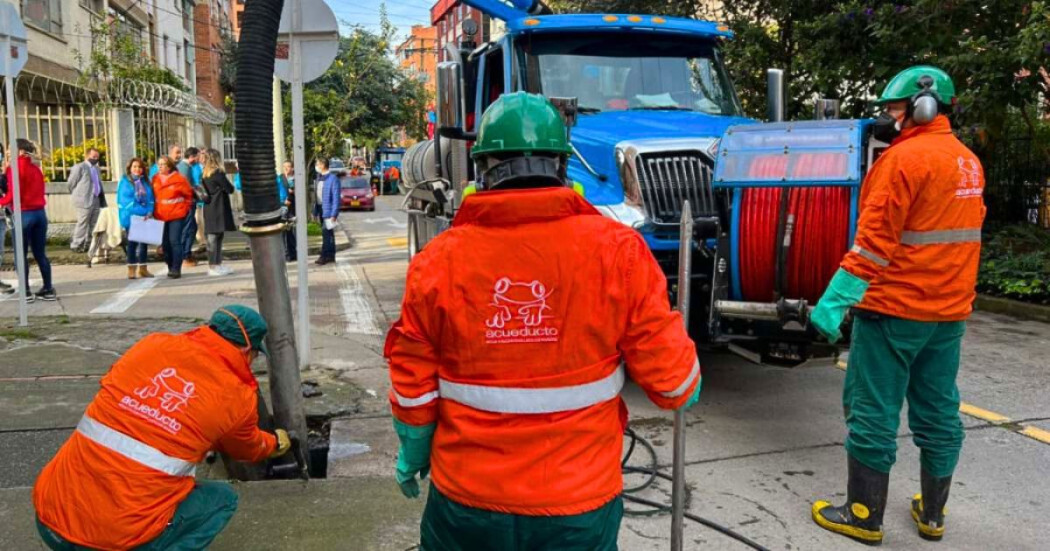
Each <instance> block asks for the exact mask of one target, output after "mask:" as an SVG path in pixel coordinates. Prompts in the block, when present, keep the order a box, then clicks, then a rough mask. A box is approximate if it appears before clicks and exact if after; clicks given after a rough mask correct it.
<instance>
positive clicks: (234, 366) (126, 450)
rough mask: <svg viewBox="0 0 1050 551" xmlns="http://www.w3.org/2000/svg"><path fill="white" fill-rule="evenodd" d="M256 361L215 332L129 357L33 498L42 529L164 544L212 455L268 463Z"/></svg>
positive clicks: (74, 537) (156, 343)
mask: <svg viewBox="0 0 1050 551" xmlns="http://www.w3.org/2000/svg"><path fill="white" fill-rule="evenodd" d="M257 388H258V385H257V383H256V381H255V377H254V376H253V375H252V373H251V370H250V367H249V366H248V361H247V355H246V354H245V353H243V352H242V351H241V350H239V349H238V348H236V347H235V346H233V345H232V344H230V343H229V341H227V340H225V339H223V338H222V337H221V336H219V335H218V334H216V333H215V332H214V331H212V330H211V329H209V328H199V329H195V330H193V331H190V332H189V333H186V334H183V335H167V334H154V335H150V336H148V337H146V338H144V339H142V340H141V341H139V342H138V343H136V344H135V345H134V346H133V347H131V349H129V350H128V351H127V353H125V354H124V356H123V357H121V358H120V359H119V360H117V362H116V363H115V364H113V367H112V368H111V369H110V371H109V373H107V374H106V376H105V377H103V378H102V381H101V389H100V390H99V392H98V394H96V395H95V398H94V400H93V401H92V402H91V404H90V405H89V406H88V408H87V411H86V412H85V413H84V417H83V418H82V419H81V420H80V423H79V424H78V425H77V430H76V431H74V432H73V435H72V436H70V438H69V440H67V441H66V443H65V444H64V445H63V446H62V448H61V449H60V450H59V451H58V454H57V455H56V456H55V457H54V458H53V459H52V460H51V462H50V463H48V464H47V466H46V467H44V470H43V471H42V472H41V473H40V477H39V478H38V479H37V482H36V486H35V487H34V489H33V505H34V506H35V508H36V513H37V516H38V518H39V519H40V521H41V522H42V523H43V524H44V525H45V526H47V527H48V528H51V529H52V530H54V531H55V532H56V533H58V534H59V535H61V536H62V537H63V538H65V539H66V540H68V541H70V542H72V543H74V544H77V545H81V546H85V547H91V548H97V549H129V548H133V547H136V546H139V545H141V544H143V543H146V542H148V541H150V540H152V539H154V538H156V537H157V535H159V534H160V533H161V532H162V531H163V530H164V528H165V527H166V526H167V524H168V522H169V521H170V520H171V518H172V516H173V515H174V514H175V509H176V507H178V505H179V503H181V502H182V501H183V500H184V499H185V498H186V496H187V495H189V493H190V491H192V490H193V486H194V479H193V474H194V471H195V465H196V464H197V463H198V462H200V461H201V460H203V459H204V455H205V454H206V453H207V452H208V451H209V450H211V449H215V448H218V449H221V450H223V451H225V452H227V453H229V454H230V455H231V456H233V457H235V458H237V459H239V460H242V461H260V460H262V459H264V458H266V457H267V456H268V455H269V454H270V453H272V452H273V450H274V448H275V445H276V442H275V440H274V437H273V436H272V435H270V434H267V433H265V432H262V431H260V430H259V428H258V426H257V425H258V413H257V402H256V389H257Z"/></svg>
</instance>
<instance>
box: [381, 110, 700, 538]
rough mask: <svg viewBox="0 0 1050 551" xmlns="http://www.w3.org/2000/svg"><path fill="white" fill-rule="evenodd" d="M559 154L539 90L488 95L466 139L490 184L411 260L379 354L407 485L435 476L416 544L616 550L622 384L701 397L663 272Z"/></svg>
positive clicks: (684, 401) (410, 488)
mask: <svg viewBox="0 0 1050 551" xmlns="http://www.w3.org/2000/svg"><path fill="white" fill-rule="evenodd" d="M526 128H527V129H529V131H528V132H525V131H523V129H526ZM570 151H571V149H570V148H569V144H568V141H567V139H566V130H565V125H564V123H563V122H562V119H561V116H560V115H559V113H558V112H557V110H556V109H555V108H554V106H553V105H552V104H551V103H550V102H549V101H547V99H545V98H544V97H542V96H538V95H531V94H526V93H524V92H519V93H515V94H508V95H504V96H502V97H500V98H499V99H498V100H497V101H496V102H495V103H494V104H493V105H492V106H490V107H489V109H488V110H487V111H486V112H485V115H484V117H483V118H482V121H481V124H480V132H479V134H478V140H477V143H476V144H475V145H474V149H473V156H474V159H475V160H476V161H477V163H478V167H479V174H481V175H482V178H483V179H484V189H485V190H486V191H482V192H478V193H474V194H471V195H469V196H468V197H466V199H465V200H464V202H463V205H462V208H461V209H460V211H459V212H458V213H457V215H456V218H455V220H454V222H453V225H452V228H451V229H449V230H447V231H445V232H444V233H442V234H440V235H439V236H438V237H437V238H435V239H434V240H433V241H431V242H430V243H429V244H427V246H426V248H425V249H424V250H423V251H421V252H420V253H419V254H418V255H417V256H416V257H415V258H413V259H412V262H411V264H410V266H409V269H408V277H407V281H406V287H405V295H404V302H403V304H402V307H401V318H400V319H399V320H398V321H397V323H395V324H394V326H393V327H392V328H391V330H390V332H389V334H388V335H387V340H386V346H385V356H386V357H387V358H388V361H389V364H390V378H391V382H392V389H391V391H390V404H391V408H392V410H393V414H394V428H395V430H396V432H397V434H398V437H399V439H400V441H401V448H400V450H399V452H398V460H397V469H396V476H397V481H398V483H399V484H400V485H401V489H402V492H403V493H404V494H405V495H406V496H408V497H415V496H418V494H419V486H418V481H417V478H416V477H417V475H418V476H419V477H425V476H426V475H427V472H428V471H430V470H431V469H432V473H433V483H432V484H431V486H430V492H429V497H428V501H427V505H426V511H425V512H424V514H423V519H422V524H421V539H422V549H424V550H427V551H435V550H470V551H479V550H488V549H492V550H503V549H530V550H553V549H590V550H609V549H615V548H616V540H617V533H618V532H619V527H620V520H621V518H622V516H623V502H622V498H621V493H622V491H623V477H622V475H621V471H620V459H621V458H620V455H621V453H622V451H623V449H622V442H623V431H624V428H625V425H626V420H627V409H626V406H625V404H624V402H623V400H622V399H621V398H620V390H621V388H622V387H623V384H624V382H625V381H626V379H627V378H628V377H629V378H630V379H631V380H633V381H634V382H635V383H636V384H638V386H640V387H641V388H642V389H643V390H644V391H645V392H646V394H647V395H648V397H649V399H650V400H652V401H653V402H654V403H656V404H657V405H658V406H660V407H662V408H665V409H675V408H681V407H683V406H684V407H688V406H689V405H691V404H692V403H694V402H695V401H696V400H698V399H699V394H700V386H701V385H700V383H701V377H700V365H699V363H698V361H697V354H696V347H695V345H694V344H693V342H692V341H691V340H690V338H689V335H688V334H687V333H686V330H685V327H684V325H683V323H682V318H681V316H680V315H679V314H678V313H676V312H672V310H671V306H670V304H669V302H668V294H667V281H666V280H665V278H664V276H663V273H662V272H661V271H660V267H659V265H658V264H657V262H656V260H655V259H654V258H653V256H652V253H650V252H649V249H648V247H647V246H646V244H645V242H644V240H643V239H642V237H641V236H640V235H639V234H638V233H637V232H636V231H634V230H632V229H631V228H629V227H627V226H624V225H622V224H619V223H618V222H615V221H613V220H610V219H608V218H605V217H603V216H602V215H601V214H600V213H599V212H598V211H597V210H596V209H595V208H594V207H592V206H591V205H590V204H589V203H588V202H587V201H586V200H585V199H584V198H583V197H581V196H580V195H579V194H578V193H576V192H575V191H574V190H573V189H570V188H567V187H566V184H565V166H566V165H565V162H566V159H567V157H568V155H569V154H570ZM488 190H491V191H488Z"/></svg>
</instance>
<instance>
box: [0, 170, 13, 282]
mask: <svg viewBox="0 0 1050 551" xmlns="http://www.w3.org/2000/svg"><path fill="white" fill-rule="evenodd" d="M4 195H7V177H6V176H4V175H3V174H0V197H3V196H4ZM7 216H8V215H7V209H6V208H4V207H0V271H3V269H4V245H5V241H7ZM12 256H14V255H12ZM13 264H14V263H13V262H12V265H13ZM14 292H15V288H14V287H12V286H11V285H8V284H6V283H4V282H3V281H0V294H3V295H10V294H12V293H14Z"/></svg>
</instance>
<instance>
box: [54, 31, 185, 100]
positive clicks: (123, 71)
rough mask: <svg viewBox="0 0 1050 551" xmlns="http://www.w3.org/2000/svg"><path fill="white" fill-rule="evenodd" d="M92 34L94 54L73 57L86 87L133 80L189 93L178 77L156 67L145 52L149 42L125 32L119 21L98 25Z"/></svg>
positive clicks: (92, 50) (79, 52)
mask: <svg viewBox="0 0 1050 551" xmlns="http://www.w3.org/2000/svg"><path fill="white" fill-rule="evenodd" d="M89 31H90V33H91V50H90V51H88V52H82V51H80V50H74V54H73V55H74V57H75V58H76V60H77V63H78V64H79V65H80V66H81V72H80V80H81V81H82V82H81V84H82V85H87V84H96V82H95V81H98V80H110V79H129V80H141V81H144V82H153V83H156V84H166V85H168V86H171V87H174V88H177V89H179V90H182V91H184V92H187V91H189V88H187V87H186V85H185V84H183V83H182V80H181V79H180V78H179V77H178V76H176V75H175V73H173V72H171V71H170V70H168V69H166V68H162V67H160V66H158V65H157V64H155V63H153V61H152V60H151V59H150V56H149V53H148V52H147V51H146V50H145V48H146V45H147V44H148V42H143V41H142V40H141V36H136V35H135V33H134V32H131V31H126V30H124V29H122V28H121V27H120V25H119V22H118V21H115V20H99V21H96V22H94V23H93V24H92V25H91V26H90V28H89Z"/></svg>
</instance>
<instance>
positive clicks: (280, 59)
mask: <svg viewBox="0 0 1050 551" xmlns="http://www.w3.org/2000/svg"><path fill="white" fill-rule="evenodd" d="M299 2H301V7H300V8H299V9H300V10H301V11H300V14H301V16H300V17H294V15H295V13H294V12H295V7H296V2H295V1H294V0H292V1H289V2H285V3H284V11H282V12H281V27H280V29H279V30H278V31H277V51H276V52H274V58H275V63H274V68H273V72H274V73H275V74H276V75H277V78H279V79H281V80H283V81H285V82H292V81H293V80H294V79H293V75H292V63H291V58H292V57H293V56H292V48H291V44H292V41H293V39H297V40H298V41H299V43H300V45H301V46H300V47H301V49H302V50H301V55H300V57H299V59H300V60H301V61H300V62H299V68H300V71H302V82H310V81H311V80H314V79H316V78H319V77H320V76H321V75H323V74H324V73H325V71H327V70H328V68H329V67H330V66H331V65H332V62H333V61H335V56H336V54H338V53H339V23H338V22H337V21H336V19H335V14H334V13H332V8H329V7H328V4H325V3H324V0H299ZM293 20H295V21H296V22H298V24H295V23H294V22H293Z"/></svg>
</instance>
